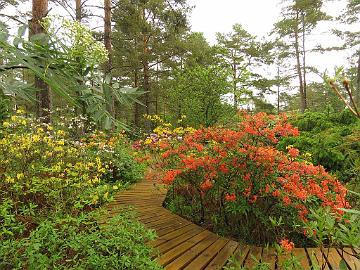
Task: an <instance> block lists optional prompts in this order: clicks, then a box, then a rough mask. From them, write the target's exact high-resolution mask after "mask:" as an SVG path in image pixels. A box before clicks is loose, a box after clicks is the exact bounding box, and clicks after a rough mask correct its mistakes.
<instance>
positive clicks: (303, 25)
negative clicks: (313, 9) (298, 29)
mask: <svg viewBox="0 0 360 270" xmlns="http://www.w3.org/2000/svg"><path fill="white" fill-rule="evenodd" d="M301 20H302V34H303V36H302V53H303V78H304V79H303V85H304V86H303V89H304V90H303V91H304V101H303V102H304V105H305V106H304V107H305V110H306V109H307V108H308V100H307V89H306V88H307V85H306V49H305V14H304V13H302V16H301Z"/></svg>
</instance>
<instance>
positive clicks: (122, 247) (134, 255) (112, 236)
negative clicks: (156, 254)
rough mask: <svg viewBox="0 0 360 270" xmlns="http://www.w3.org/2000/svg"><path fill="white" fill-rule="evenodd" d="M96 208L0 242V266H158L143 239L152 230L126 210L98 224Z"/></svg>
mask: <svg viewBox="0 0 360 270" xmlns="http://www.w3.org/2000/svg"><path fill="white" fill-rule="evenodd" d="M103 215H104V213H102V212H96V213H94V212H93V213H90V214H86V215H81V216H80V217H78V218H74V217H71V216H67V217H65V218H56V219H54V220H45V221H43V222H42V223H40V224H39V226H38V227H37V229H36V230H34V231H33V232H32V233H31V234H30V236H29V237H28V238H24V239H22V240H20V241H17V240H6V241H3V242H2V245H1V246H0V269H25V268H27V269H129V270H130V269H144V270H145V269H161V268H160V267H159V266H158V265H157V264H156V263H155V262H153V261H152V260H151V257H150V252H151V249H150V248H148V247H147V246H146V245H145V244H144V243H145V241H148V240H151V239H154V237H155V235H154V233H153V232H152V231H148V230H145V229H144V227H143V226H142V225H141V224H140V223H139V222H137V221H136V220H135V217H134V214H133V213H132V212H130V211H122V212H121V213H120V214H118V215H116V216H115V217H113V218H111V219H109V220H108V223H107V224H105V225H102V226H100V225H99V224H98V222H97V221H96V220H99V219H100V218H101V217H103Z"/></svg>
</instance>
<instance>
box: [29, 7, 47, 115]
mask: <svg viewBox="0 0 360 270" xmlns="http://www.w3.org/2000/svg"><path fill="white" fill-rule="evenodd" d="M47 13H48V1H47V0H33V1H32V19H31V21H30V34H29V36H30V39H31V38H32V37H33V36H35V35H39V34H43V33H45V32H46V31H45V28H44V26H43V24H42V20H43V19H44V18H45V17H46V16H47ZM36 42H44V39H39V40H38V41H36ZM35 87H36V88H37V89H38V90H39V91H38V92H37V95H36V96H37V115H38V117H40V118H41V119H42V120H43V121H44V122H50V109H51V96H50V89H49V86H48V85H47V84H46V83H45V82H44V81H43V80H42V79H40V78H39V77H38V76H35Z"/></svg>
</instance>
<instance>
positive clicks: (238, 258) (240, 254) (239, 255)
mask: <svg viewBox="0 0 360 270" xmlns="http://www.w3.org/2000/svg"><path fill="white" fill-rule="evenodd" d="M249 251H250V247H249V246H248V245H245V246H244V245H240V244H239V246H238V247H237V248H236V250H235V251H234V260H235V264H236V265H237V266H243V265H244V263H245V259H246V257H247V256H248V254H249Z"/></svg>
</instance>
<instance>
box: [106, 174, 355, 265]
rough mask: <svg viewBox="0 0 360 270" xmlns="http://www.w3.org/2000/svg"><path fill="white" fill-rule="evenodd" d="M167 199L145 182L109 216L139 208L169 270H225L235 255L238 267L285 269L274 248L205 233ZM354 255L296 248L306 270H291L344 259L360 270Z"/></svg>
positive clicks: (118, 200)
mask: <svg viewBox="0 0 360 270" xmlns="http://www.w3.org/2000/svg"><path fill="white" fill-rule="evenodd" d="M165 196H166V191H165V190H160V189H159V188H158V187H157V186H156V185H155V184H154V183H151V182H146V181H142V182H140V183H138V184H136V185H134V186H133V187H132V188H131V189H129V190H126V191H124V192H120V193H118V194H117V196H116V198H115V200H114V201H113V202H112V203H111V204H110V205H109V207H108V211H109V212H110V213H109V214H111V212H114V211H115V210H114V209H115V208H114V207H118V206H119V205H121V206H129V205H131V206H133V207H134V208H135V211H136V212H137V214H138V219H139V221H140V222H141V223H143V224H144V225H145V226H146V227H147V228H148V229H153V230H155V231H156V233H157V236H158V238H157V239H156V240H154V241H152V242H150V243H149V245H151V246H152V247H154V249H155V250H156V253H154V255H153V256H154V259H156V260H157V261H158V262H159V263H160V264H161V265H163V266H164V268H165V269H169V270H177V269H187V270H202V269H206V270H210V269H223V267H224V266H225V265H227V264H228V260H229V258H230V257H232V256H233V258H236V261H237V262H238V265H241V266H245V267H247V268H248V269H251V268H252V266H253V265H254V263H255V262H257V261H261V262H266V263H268V264H269V265H270V269H281V267H279V265H280V263H281V261H284V260H285V259H286V257H285V256H283V255H282V256H277V254H276V252H275V250H274V249H266V248H261V247H254V246H245V245H241V244H239V243H238V242H235V241H233V240H230V239H227V238H224V237H220V236H218V235H216V234H214V233H212V232H210V231H208V230H205V229H204V228H202V227H200V226H197V225H195V224H193V223H191V222H190V221H188V220H185V219H183V218H181V217H179V216H177V215H175V214H173V213H171V212H170V211H169V210H167V209H165V208H163V207H162V204H163V201H164V199H165ZM354 252H355V251H354V250H352V249H349V248H348V249H345V250H337V249H335V248H331V249H330V250H328V249H327V250H325V251H323V252H322V251H321V250H319V249H311V248H307V249H305V248H296V249H294V251H293V254H295V255H296V256H297V257H299V258H300V262H301V265H302V268H301V267H297V266H295V265H294V266H291V267H293V268H289V269H312V268H311V264H312V260H315V261H316V262H317V263H319V264H321V265H323V269H332V270H335V269H340V268H339V262H340V261H341V260H342V259H343V260H344V261H345V262H346V265H347V267H348V269H351V270H360V262H359V260H357V259H356V258H355V257H353V256H351V255H349V254H353V253H354ZM325 255H328V256H325ZM325 257H326V259H325Z"/></svg>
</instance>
